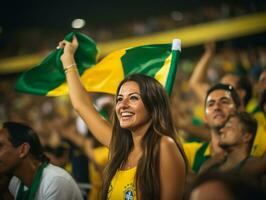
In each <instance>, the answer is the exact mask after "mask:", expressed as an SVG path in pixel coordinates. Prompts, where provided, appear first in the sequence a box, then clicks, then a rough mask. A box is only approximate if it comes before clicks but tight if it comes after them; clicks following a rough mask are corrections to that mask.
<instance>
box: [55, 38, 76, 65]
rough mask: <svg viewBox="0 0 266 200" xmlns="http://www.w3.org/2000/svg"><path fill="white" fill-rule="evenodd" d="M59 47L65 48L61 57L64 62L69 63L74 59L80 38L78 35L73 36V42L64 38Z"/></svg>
mask: <svg viewBox="0 0 266 200" xmlns="http://www.w3.org/2000/svg"><path fill="white" fill-rule="evenodd" d="M58 47H59V48H62V49H64V53H63V54H62V56H61V58H60V59H61V61H62V63H63V64H64V63H65V64H68V63H69V62H70V61H71V60H73V59H74V54H75V52H76V50H77V48H78V40H77V38H76V36H73V39H72V42H68V41H66V40H63V41H61V42H59V45H58Z"/></svg>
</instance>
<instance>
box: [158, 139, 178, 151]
mask: <svg viewBox="0 0 266 200" xmlns="http://www.w3.org/2000/svg"><path fill="white" fill-rule="evenodd" d="M160 148H161V149H162V150H164V151H173V150H174V151H176V149H178V146H177V143H176V141H175V140H174V139H173V138H171V137H169V136H165V135H164V136H162V138H161V142H160Z"/></svg>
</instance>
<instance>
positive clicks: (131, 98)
mask: <svg viewBox="0 0 266 200" xmlns="http://www.w3.org/2000/svg"><path fill="white" fill-rule="evenodd" d="M138 99H139V97H137V96H130V100H138Z"/></svg>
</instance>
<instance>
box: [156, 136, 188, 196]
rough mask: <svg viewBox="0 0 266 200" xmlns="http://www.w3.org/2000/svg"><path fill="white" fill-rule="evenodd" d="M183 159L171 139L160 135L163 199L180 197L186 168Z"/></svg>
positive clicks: (183, 186) (182, 191)
mask: <svg viewBox="0 0 266 200" xmlns="http://www.w3.org/2000/svg"><path fill="white" fill-rule="evenodd" d="M185 168H186V167H185V162H184V159H183V157H182V155H181V153H180V151H179V149H178V147H177V146H176V143H175V142H174V140H173V139H171V138H169V137H166V136H164V137H162V140H161V144H160V180H161V198H160V199H163V200H176V199H182V198H183V193H184V188H185V182H186V169H185Z"/></svg>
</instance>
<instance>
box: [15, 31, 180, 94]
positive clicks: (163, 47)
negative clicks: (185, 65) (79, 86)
mask: <svg viewBox="0 0 266 200" xmlns="http://www.w3.org/2000/svg"><path fill="white" fill-rule="evenodd" d="M75 34H76V33H75ZM79 35H81V34H79ZM72 36H73V35H72ZM72 36H71V37H72ZM81 36H82V38H83V37H86V36H84V35H81ZM77 39H78V42H79V47H78V50H77V52H76V54H75V60H76V63H77V66H78V71H79V74H80V77H81V82H82V83H83V85H84V87H85V89H86V90H87V91H91V92H104V93H110V94H115V92H116V89H117V87H118V84H119V82H120V81H121V80H123V79H124V78H125V77H126V76H128V75H130V74H135V73H140V74H146V75H148V76H151V77H154V78H155V79H157V80H158V81H159V82H160V83H161V84H162V85H163V86H165V88H166V90H167V91H168V93H169V94H170V92H171V89H172V85H173V82H174V79H175V73H176V66H177V62H178V58H179V55H180V47H179V48H178V49H177V50H176V49H173V50H172V49H171V46H172V44H171V43H169V44H152V45H143V46H137V47H130V48H126V49H121V50H117V51H114V52H112V53H110V54H109V55H107V56H106V57H104V58H103V59H102V60H101V61H100V62H98V63H96V60H97V52H98V51H97V48H96V45H95V43H94V42H93V41H92V40H91V39H90V38H88V37H87V39H86V40H85V39H84V38H83V41H81V40H80V37H79V36H78V35H77ZM83 42H84V46H83ZM85 43H86V45H85ZM89 45H91V48H88V46H89ZM82 46H83V48H82ZM62 51H63V50H62V49H60V50H55V52H52V53H51V54H50V55H49V56H48V57H47V58H46V59H45V60H44V61H43V62H42V63H41V64H40V65H39V66H37V67H35V68H33V69H31V70H29V71H27V72H25V73H24V74H22V76H21V77H20V79H19V80H18V81H17V84H16V89H17V90H19V91H22V92H27V93H33V94H39V95H48V96H58V95H64V94H67V92H68V89H67V85H66V83H65V74H64V72H63V67H62V63H61V61H60V56H61V55H62ZM54 54H55V55H54ZM52 55H53V58H52V59H51V58H50V57H51V56H52ZM47 60H48V61H51V60H53V61H51V63H50V62H48V61H47ZM32 76H33V77H32ZM53 76H55V77H53ZM55 79H56V80H55ZM59 82H60V83H59ZM55 83H56V84H55ZM46 85H47V87H45V86H46ZM25 86H26V87H25ZM48 86H49V87H48Z"/></svg>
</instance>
